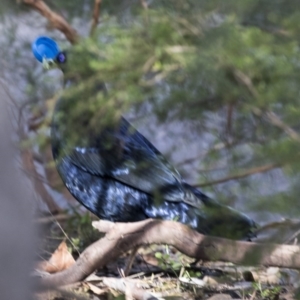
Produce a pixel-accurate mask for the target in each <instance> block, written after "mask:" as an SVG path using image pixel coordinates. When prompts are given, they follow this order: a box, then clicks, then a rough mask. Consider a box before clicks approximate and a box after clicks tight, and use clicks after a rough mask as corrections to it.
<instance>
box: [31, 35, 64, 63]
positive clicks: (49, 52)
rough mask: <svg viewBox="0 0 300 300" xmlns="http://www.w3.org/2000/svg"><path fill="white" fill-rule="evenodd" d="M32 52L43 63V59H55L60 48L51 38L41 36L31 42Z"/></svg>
mask: <svg viewBox="0 0 300 300" xmlns="http://www.w3.org/2000/svg"><path fill="white" fill-rule="evenodd" d="M32 52H33V55H34V57H35V58H36V59H37V60H38V61H39V62H41V63H43V62H44V60H55V59H56V57H57V55H58V53H59V52H60V49H59V47H58V45H57V43H56V42H55V41H54V40H53V39H51V38H49V37H47V36H41V37H38V38H37V39H36V40H35V41H34V42H33V43H32Z"/></svg>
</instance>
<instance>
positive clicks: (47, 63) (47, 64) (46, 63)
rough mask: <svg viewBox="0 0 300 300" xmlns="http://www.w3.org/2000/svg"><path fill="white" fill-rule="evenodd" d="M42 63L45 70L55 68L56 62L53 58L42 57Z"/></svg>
mask: <svg viewBox="0 0 300 300" xmlns="http://www.w3.org/2000/svg"><path fill="white" fill-rule="evenodd" d="M42 64H43V68H44V69H45V70H50V69H55V68H57V63H56V62H55V61H54V60H53V59H49V58H45V57H44V58H43V61H42Z"/></svg>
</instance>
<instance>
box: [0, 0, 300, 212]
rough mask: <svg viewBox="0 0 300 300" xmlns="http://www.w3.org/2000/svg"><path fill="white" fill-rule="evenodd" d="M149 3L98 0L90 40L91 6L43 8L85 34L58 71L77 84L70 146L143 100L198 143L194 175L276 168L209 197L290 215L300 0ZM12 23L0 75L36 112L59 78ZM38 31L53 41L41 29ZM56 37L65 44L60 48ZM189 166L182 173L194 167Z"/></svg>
mask: <svg viewBox="0 0 300 300" xmlns="http://www.w3.org/2000/svg"><path fill="white" fill-rule="evenodd" d="M148 3H149V7H148V9H144V8H143V7H142V6H141V4H140V1H138V0H134V1H129V0H124V1H117V0H112V1H102V4H101V17H100V20H101V23H100V26H99V28H98V31H97V32H96V34H95V36H94V37H93V38H88V37H87V33H88V32H89V28H88V26H87V25H86V24H88V21H89V20H90V19H91V16H92V11H93V5H94V1H91V0H86V1H71V0H68V1H57V0H54V1H50V2H49V3H48V5H49V6H50V7H51V8H52V9H54V10H55V11H58V12H60V13H61V14H62V15H64V16H65V17H66V19H67V20H68V21H69V22H70V23H71V24H72V25H73V26H74V27H76V29H77V30H78V31H79V32H80V33H83V34H85V36H84V37H83V38H82V39H81V40H80V42H79V43H78V45H76V46H74V47H72V48H71V47H70V48H69V49H67V50H69V53H68V54H69V61H68V68H67V70H66V75H67V77H69V78H72V79H75V80H76V81H77V84H76V85H75V87H73V88H70V89H68V91H66V92H65V93H64V98H65V99H67V100H69V99H71V100H73V101H71V102H69V103H70V106H67V107H66V109H67V110H68V118H67V119H65V120H64V121H66V125H69V124H73V126H72V132H71V133H70V136H71V137H70V141H69V142H70V144H72V143H74V140H75V141H76V139H77V138H78V137H80V136H82V135H80V133H81V131H82V130H83V128H82V127H83V125H82V124H84V126H89V127H90V128H94V130H95V134H96V133H97V132H98V131H101V128H103V127H105V126H107V125H108V124H111V123H113V122H114V121H115V120H116V119H118V118H119V117H120V115H121V114H123V113H124V112H127V111H128V110H130V109H131V108H135V109H136V110H137V111H138V110H139V109H140V108H143V106H142V103H144V102H146V103H148V104H150V107H151V109H150V110H151V111H150V112H151V113H155V114H156V115H157V117H158V119H159V120H160V121H161V122H162V123H170V122H172V121H174V122H182V124H183V126H185V127H186V131H188V132H189V133H188V134H190V135H191V136H194V139H195V140H199V149H200V150H199V153H190V157H199V158H197V159H195V160H194V161H193V162H194V166H195V167H197V169H198V173H197V176H196V177H194V182H197V181H199V182H201V183H202V182H210V181H213V180H217V179H219V178H226V177H228V176H229V177H230V176H232V175H235V174H239V173H243V171H247V170H248V169H251V168H255V167H257V166H262V165H265V164H269V163H277V164H282V168H281V169H280V170H277V171H274V172H269V173H265V174H262V175H259V176H250V177H246V178H243V179H242V180H239V181H238V182H234V181H230V183H229V184H222V185H216V186H213V187H210V188H208V189H211V191H213V193H214V197H215V198H218V199H219V200H221V201H224V202H226V203H231V204H234V202H235V201H236V200H237V199H239V200H240V201H244V202H245V204H247V203H249V204H251V209H252V210H254V209H255V208H254V206H253V204H255V205H256V206H257V209H258V210H259V211H261V210H270V209H272V211H273V212H276V211H277V212H279V213H280V212H284V213H285V214H287V215H296V214H297V213H298V212H297V210H295V205H296V204H297V201H298V193H299V189H298V180H299V168H300V165H299V163H298V153H299V150H298V148H299V141H298V140H297V139H295V138H292V137H291V134H290V132H291V130H290V129H293V130H294V131H295V132H296V133H298V132H299V128H300V127H299V118H300V109H299V106H300V101H299V94H300V93H299V92H300V90H299V81H300V72H299V71H300V70H299V68H300V63H299V62H300V57H299V54H300V51H299V38H300V30H299V29H300V28H299V26H300V25H299V22H298V20H299V14H300V4H299V3H298V2H297V1H283V0H276V1H271V0H245V1H233V0H227V1H223V0H201V1H199V0H188V1H183V0H174V1H167V0H160V1H158V0H155V1H148ZM24 7H25V6H24V5H23V6H22V5H18V6H17V5H16V4H15V2H14V1H12V2H9V1H7V0H5V1H4V2H3V5H2V6H1V8H0V15H2V16H3V20H4V19H5V20H6V19H8V17H9V16H10V14H11V12H12V11H14V12H17V13H24V14H25V13H26V11H28V9H27V10H24V12H23V10H22V11H21V9H23V8H24ZM17 13H16V14H17ZM22 16H23V15H22ZM17 21H18V18H16V19H15V20H12V21H11V22H9V23H4V25H5V28H6V29H5V30H4V31H1V33H2V35H1V36H2V40H1V49H0V54H1V61H0V63H1V66H3V67H2V70H1V78H2V77H3V78H4V79H5V80H7V82H9V85H10V87H11V88H12V90H13V92H15V89H14V87H15V86H17V87H18V88H19V89H20V92H16V95H17V97H16V98H17V102H18V104H20V106H24V102H25V101H27V102H30V104H31V105H33V104H38V108H39V110H41V111H43V110H44V106H43V101H44V99H48V98H51V97H53V86H56V90H57V89H58V88H57V86H58V83H57V82H55V81H54V80H53V77H55V78H57V76H52V77H51V76H50V75H47V76H46V75H45V76H42V70H41V67H40V66H38V67H37V64H36V62H35V61H34V60H33V59H29V58H32V54H31V53H30V51H31V50H30V42H31V41H28V40H26V38H24V37H22V38H21V39H20V38H19V37H18V38H17V32H18V29H17V28H18V24H19V23H20V22H17ZM37 34H40V32H39V33H37ZM45 34H49V35H50V36H52V37H55V36H56V32H53V31H51V32H48V33H47V29H45ZM57 36H58V35H57ZM57 36H56V37H57ZM58 37H59V38H58V40H59V42H60V44H61V45H68V43H67V41H62V38H61V36H58ZM62 47H63V46H62ZM8 62H9V63H8ZM34 66H35V67H36V68H35V67H34ZM101 82H105V83H106V86H107V90H108V91H107V93H103V92H100V91H99V89H97V88H95V87H97V85H98V86H99V83H101ZM16 83H18V84H17V85H16ZM20 95H22V97H21V96H20ZM26 108H27V107H26ZM31 109H32V106H31ZM257 110H259V112H260V113H259V114H257ZM32 111H34V110H33V109H32ZM267 111H272V112H274V113H276V115H277V116H278V117H279V119H280V120H281V121H282V122H283V124H284V126H278V124H277V125H276V124H274V123H272V122H270V120H269V119H268V118H267V116H266V114H265V113H266V112H267ZM281 125H282V124H281ZM45 131H46V130H45V129H44V128H43V134H44V132H45ZM188 134H187V135H188ZM167 135H168V134H167ZM181 135H182V134H180V135H174V140H176V139H178V140H180V139H183V138H184V137H182V136H181ZM43 140H45V139H43ZM202 141H203V142H202ZM176 143H177V144H180V142H176ZM220 145H223V146H221V147H219V146H220ZM203 152H205V155H202V153H203ZM185 167H186V168H185V171H186V174H189V173H190V168H191V165H188V164H186V165H185ZM199 170H201V171H199ZM278 178H279V179H278ZM270 203H271V204H272V205H270Z"/></svg>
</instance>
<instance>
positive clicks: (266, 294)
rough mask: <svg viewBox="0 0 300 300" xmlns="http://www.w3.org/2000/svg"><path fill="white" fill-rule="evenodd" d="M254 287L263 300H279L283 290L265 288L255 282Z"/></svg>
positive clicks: (277, 287) (274, 287)
mask: <svg viewBox="0 0 300 300" xmlns="http://www.w3.org/2000/svg"><path fill="white" fill-rule="evenodd" d="M253 287H254V289H255V290H256V291H258V292H259V294H260V296H261V298H262V299H277V298H278V295H279V294H280V291H281V289H282V287H280V286H273V287H265V288H263V287H262V285H261V283H260V282H254V283H253Z"/></svg>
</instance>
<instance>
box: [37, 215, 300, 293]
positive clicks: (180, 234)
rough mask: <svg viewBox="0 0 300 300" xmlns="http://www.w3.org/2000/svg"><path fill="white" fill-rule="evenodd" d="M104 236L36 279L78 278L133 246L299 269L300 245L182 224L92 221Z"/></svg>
mask: <svg viewBox="0 0 300 300" xmlns="http://www.w3.org/2000/svg"><path fill="white" fill-rule="evenodd" d="M93 226H94V227H96V228H97V229H98V230H99V231H100V232H106V235H105V237H104V238H102V239H100V240H98V241H97V242H95V243H94V244H92V245H91V246H89V247H88V248H87V249H86V250H85V251H84V252H83V253H82V254H81V255H80V257H79V258H78V260H77V261H76V263H75V264H74V265H72V266H71V267H70V268H68V269H67V270H64V271H62V272H59V273H56V274H53V275H49V276H46V277H43V278H41V279H40V284H41V286H42V287H44V288H45V287H48V288H49V287H53V286H61V285H66V284H70V283H74V282H77V281H81V280H83V279H84V278H86V277H87V276H88V275H89V274H91V273H92V272H94V271H95V270H96V269H97V268H101V267H103V266H104V265H106V264H107V263H109V262H110V261H112V260H115V259H116V258H117V257H119V256H120V255H121V254H123V253H124V252H126V251H129V250H130V249H132V248H134V247H137V246H144V245H149V244H168V245H172V246H174V247H175V248H176V249H177V250H179V251H180V252H182V253H184V254H185V255H187V256H190V257H193V258H196V259H198V260H200V259H202V260H208V261H224V262H228V261H229V262H232V263H235V264H243V265H252V266H253V265H258V264H259V265H267V266H277V267H284V268H294V269H299V268H300V247H299V246H295V245H277V244H259V243H253V242H244V241H232V240H228V239H222V238H216V237H211V236H204V235H202V234H200V233H198V232H196V231H194V230H192V229H190V228H189V227H188V226H185V225H183V224H180V223H177V222H173V221H160V220H152V219H148V220H145V221H141V222H136V223H126V224H124V223H115V224H114V223H111V222H108V221H98V222H93Z"/></svg>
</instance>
